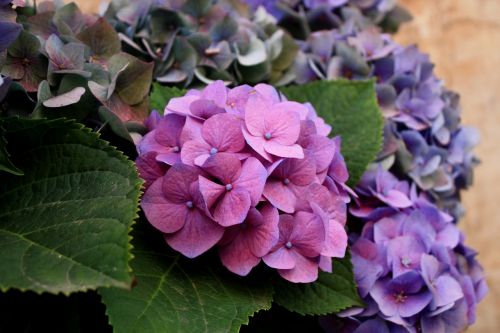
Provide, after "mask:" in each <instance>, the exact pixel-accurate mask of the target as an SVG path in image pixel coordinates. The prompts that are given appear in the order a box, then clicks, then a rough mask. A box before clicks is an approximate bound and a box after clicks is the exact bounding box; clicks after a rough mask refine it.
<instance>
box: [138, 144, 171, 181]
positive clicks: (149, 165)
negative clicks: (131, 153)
mask: <svg viewBox="0 0 500 333" xmlns="http://www.w3.org/2000/svg"><path fill="white" fill-rule="evenodd" d="M156 155H157V154H156V153H155V152H148V153H146V154H142V155H139V157H138V158H137V159H136V160H135V164H136V165H137V169H138V170H139V174H140V176H141V178H142V179H144V180H145V181H146V184H145V187H146V188H148V187H149V186H151V184H153V182H154V181H155V180H157V179H158V178H160V177H162V176H163V175H165V173H166V172H167V166H166V165H164V164H161V163H158V162H157V161H156Z"/></svg>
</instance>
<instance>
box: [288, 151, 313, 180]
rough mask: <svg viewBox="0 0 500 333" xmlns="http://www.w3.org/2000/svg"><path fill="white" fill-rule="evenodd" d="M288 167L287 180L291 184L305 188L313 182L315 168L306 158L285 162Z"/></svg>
mask: <svg viewBox="0 0 500 333" xmlns="http://www.w3.org/2000/svg"><path fill="white" fill-rule="evenodd" d="M285 163H286V164H289V165H290V174H289V176H288V178H289V179H290V181H291V182H292V183H294V184H295V185H299V186H307V185H309V184H311V183H312V182H313V181H314V180H315V176H316V167H315V165H314V164H313V163H312V162H311V160H308V159H306V158H304V159H290V160H286V162H285Z"/></svg>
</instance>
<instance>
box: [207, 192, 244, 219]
mask: <svg viewBox="0 0 500 333" xmlns="http://www.w3.org/2000/svg"><path fill="white" fill-rule="evenodd" d="M249 209H250V195H249V194H248V192H247V191H245V190H244V189H238V188H235V189H232V190H231V191H227V192H226V193H225V194H224V195H223V197H222V198H221V200H220V202H219V203H218V204H217V206H216V207H215V210H214V213H213V215H214V220H215V221H217V223H219V224H220V225H222V226H224V227H229V226H232V225H235V224H239V223H242V222H243V221H244V220H245V217H246V216H247V214H248V210H249Z"/></svg>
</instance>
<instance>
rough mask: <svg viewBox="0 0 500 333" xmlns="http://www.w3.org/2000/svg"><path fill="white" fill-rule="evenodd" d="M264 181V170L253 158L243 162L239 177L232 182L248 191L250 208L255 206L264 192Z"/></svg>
mask: <svg viewBox="0 0 500 333" xmlns="http://www.w3.org/2000/svg"><path fill="white" fill-rule="evenodd" d="M266 179H267V170H266V168H264V166H263V165H262V163H260V162H259V160H258V159H256V158H255V157H249V158H247V160H246V161H245V162H243V165H242V166H241V172H240V176H239V177H238V179H236V180H235V181H234V183H233V185H234V186H236V187H238V188H244V189H245V190H246V191H248V193H249V194H250V200H251V203H252V206H256V205H257V204H258V203H259V200H260V197H261V196H262V192H263V191H264V185H265V183H266Z"/></svg>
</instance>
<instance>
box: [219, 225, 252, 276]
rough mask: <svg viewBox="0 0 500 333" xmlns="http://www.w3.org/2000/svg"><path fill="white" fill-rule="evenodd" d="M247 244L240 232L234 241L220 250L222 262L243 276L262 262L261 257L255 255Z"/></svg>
mask: <svg viewBox="0 0 500 333" xmlns="http://www.w3.org/2000/svg"><path fill="white" fill-rule="evenodd" d="M246 245H247V243H246V242H245V241H244V239H243V237H242V235H241V234H240V235H239V236H237V237H236V238H235V239H234V241H233V242H231V243H230V244H229V245H227V246H223V247H221V248H220V250H219V257H220V260H221V261H222V264H223V265H224V266H225V267H226V268H227V269H229V270H230V271H231V272H233V273H235V274H238V275H241V276H246V275H248V273H250V271H251V270H252V268H254V267H255V266H257V265H258V264H259V262H260V258H259V257H257V256H255V255H254V254H253V253H252V251H250V249H249V248H248V247H247V246H246Z"/></svg>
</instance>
